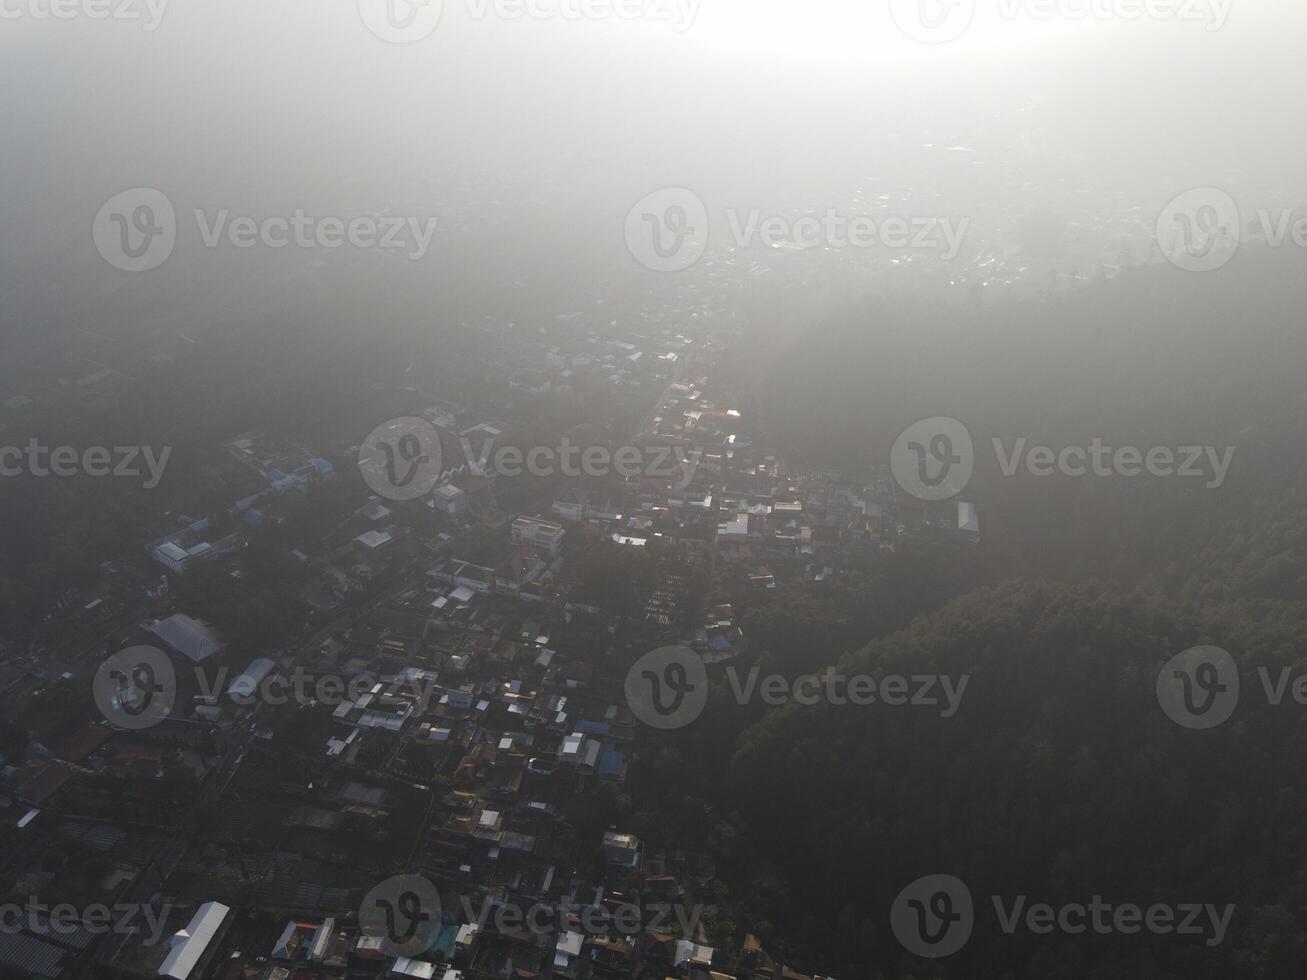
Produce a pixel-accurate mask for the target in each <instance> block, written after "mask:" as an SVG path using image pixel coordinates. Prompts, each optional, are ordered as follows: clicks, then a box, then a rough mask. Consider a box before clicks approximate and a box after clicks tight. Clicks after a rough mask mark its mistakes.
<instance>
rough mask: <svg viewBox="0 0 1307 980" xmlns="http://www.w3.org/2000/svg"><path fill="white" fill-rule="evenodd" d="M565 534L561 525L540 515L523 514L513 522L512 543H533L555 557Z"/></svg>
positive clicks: (561, 545)
mask: <svg viewBox="0 0 1307 980" xmlns="http://www.w3.org/2000/svg"><path fill="white" fill-rule="evenodd" d="M566 534H567V531H566V530H564V528H563V525H561V524H555V523H554V522H553V521H546V520H544V519H543V518H540V517H527V516H525V515H523V516H522V517H519V518H518V519H517V520H515V521H514V522H513V543H514V544H529V545H533V546H534V547H536V548H540V549H541V550H543V551H545V552H548V554H549V556H550V557H557V555H558V552H559V550H561V549H562V547H563V537H564V535H566Z"/></svg>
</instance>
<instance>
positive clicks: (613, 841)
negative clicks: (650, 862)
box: [604, 830, 640, 871]
mask: <svg viewBox="0 0 1307 980" xmlns="http://www.w3.org/2000/svg"><path fill="white" fill-rule="evenodd" d="M604 857H605V858H607V860H608V863H609V864H611V865H614V866H616V867H619V868H625V869H627V870H628V871H629V870H631V869H633V868H635V867H636V866H637V865H639V863H640V838H638V837H636V836H634V835H632V834H621V833H617V832H616V831H612V830H610V831H608V832H606V833H605V834H604Z"/></svg>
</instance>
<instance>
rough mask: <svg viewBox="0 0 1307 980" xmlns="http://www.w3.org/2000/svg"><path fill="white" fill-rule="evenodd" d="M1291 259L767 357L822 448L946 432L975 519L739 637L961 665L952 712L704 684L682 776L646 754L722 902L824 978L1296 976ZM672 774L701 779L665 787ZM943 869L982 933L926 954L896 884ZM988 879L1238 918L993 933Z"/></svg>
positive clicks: (944, 314) (1296, 459) (843, 449)
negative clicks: (1198, 657)
mask: <svg viewBox="0 0 1307 980" xmlns="http://www.w3.org/2000/svg"><path fill="white" fill-rule="evenodd" d="M1300 266H1301V260H1300V259H1299V257H1297V256H1289V255H1285V254H1272V253H1270V252H1261V253H1256V252H1254V253H1252V254H1249V255H1244V256H1242V257H1241V258H1240V259H1239V260H1238V261H1237V262H1236V263H1233V264H1232V265H1231V266H1230V267H1228V268H1227V269H1226V270H1224V271H1223V272H1222V273H1221V274H1220V275H1218V276H1209V277H1203V276H1198V277H1193V276H1184V275H1182V274H1177V273H1176V272H1174V271H1173V270H1157V269H1129V270H1126V271H1125V273H1124V274H1123V275H1122V276H1120V277H1118V278H1117V279H1115V280H1111V281H1107V280H1104V281H1100V282H1096V283H1092V284H1090V285H1088V286H1086V287H1083V288H1081V289H1078V290H1075V291H1068V292H1061V293H1054V294H1049V295H1047V296H1044V297H1041V298H1038V299H1034V300H1027V301H1001V302H997V303H992V304H989V305H986V304H984V303H981V302H976V303H974V304H972V305H969V306H968V307H967V308H966V309H962V310H959V309H952V308H948V307H945V306H930V307H924V306H922V305H921V304H919V303H918V302H917V301H915V300H906V299H898V300H892V301H886V300H878V301H874V302H868V303H867V304H866V305H865V306H863V307H861V308H859V309H856V310H853V311H850V312H849V313H848V314H846V315H844V316H841V317H837V318H835V319H834V320H832V321H830V322H828V323H826V324H824V326H823V327H822V328H821V329H820V330H818V331H816V332H814V333H812V334H809V335H807V337H806V339H805V340H803V341H802V342H801V343H797V344H795V345H794V347H793V348H792V349H789V350H787V351H786V352H785V356H783V357H780V358H777V359H776V361H777V363H776V367H775V368H774V369H773V371H772V373H771V374H770V375H769V376H768V377H767V378H766V380H765V381H764V382H763V383H762V385H761V386H760V388H761V390H762V391H763V392H764V394H763V396H762V397H761V401H762V404H763V409H764V413H765V415H766V417H767V423H768V425H767V428H768V429H769V432H770V433H772V434H774V435H776V436H777V437H778V438H780V439H781V440H782V441H783V442H787V443H788V448H789V450H790V452H792V453H795V454H799V455H802V456H804V457H805V458H806V459H808V460H810V461H815V462H818V463H820V464H822V465H829V466H834V467H844V468H848V467H851V466H856V465H858V462H859V461H860V460H865V461H866V462H868V463H874V462H876V461H878V460H883V459H884V458H885V457H886V456H887V455H888V449H889V445H890V443H891V442H892V441H893V439H894V437H895V435H896V434H897V433H898V432H899V431H900V430H901V429H902V428H903V427H905V426H906V425H907V424H909V423H911V422H913V421H914V420H916V419H917V418H922V417H928V416H933V415H949V416H952V417H955V418H958V419H960V420H962V421H964V422H965V424H967V425H968V426H969V427H970V429H971V432H972V435H973V438H974V441H975V446H976V460H977V462H976V476H975V477H974V479H973V481H972V485H971V487H969V488H968V498H969V499H973V500H977V501H979V503H980V507H981V513H982V515H983V518H982V520H983V531H982V538H981V541H980V542H979V543H978V544H972V543H965V544H963V543H959V542H957V541H956V540H954V541H949V540H948V539H947V538H942V539H933V538H929V537H927V538H918V539H915V540H913V541H911V542H905V543H902V544H900V545H899V546H898V547H897V549H896V552H895V554H894V555H893V556H891V557H890V558H888V559H887V560H886V561H885V562H884V563H882V564H881V565H880V566H879V567H877V568H870V569H863V570H852V571H851V572H850V573H849V574H846V576H845V580H844V582H843V583H842V584H837V585H835V586H827V587H817V586H813V585H811V584H802V585H795V586H792V587H791V588H790V589H789V590H787V591H784V592H782V594H780V595H779V596H777V597H776V599H775V601H774V602H771V603H769V604H768V607H767V608H765V609H763V610H760V611H758V612H756V613H754V614H753V615H752V616H751V617H750V620H749V621H746V632H747V633H748V634H749V636H750V637H751V640H752V645H753V650H752V653H751V657H752V658H754V660H755V662H757V663H760V664H762V665H763V666H764V668H766V669H775V670H779V671H781V672H783V673H786V674H787V675H789V676H795V675H797V674H798V673H801V672H805V671H815V670H818V669H820V668H822V667H825V666H827V665H831V664H835V665H837V668H838V669H839V670H840V671H841V672H842V673H845V674H855V673H868V674H870V675H872V676H874V677H878V678H883V677H885V676H886V675H911V674H914V673H916V674H920V673H923V672H929V673H932V674H944V675H952V676H955V677H956V676H959V675H965V676H967V677H969V678H970V680H969V686H968V689H967V693H966V699H965V702H964V704H963V707H962V709H961V710H960V711H959V712H958V713H957V714H956V715H955V716H953V717H951V718H948V719H944V718H941V717H940V716H939V714H938V713H937V712H934V711H923V710H914V709H911V708H898V709H891V708H886V707H884V706H881V707H875V706H872V707H858V706H831V705H820V706H812V707H803V706H795V705H791V706H788V707H785V708H781V709H759V708H757V707H750V708H740V707H738V706H737V705H735V704H734V702H733V701H731V700H730V699H729V697H728V694H727V691H726V682H725V681H724V680H723V679H722V678H721V677H720V675H717V676H714V678H713V679H714V682H715V689H714V701H713V703H712V704H710V709H709V712H708V713H706V715H705V717H704V719H703V721H702V722H701V724H700V725H699V726H696V728H695V729H693V730H692V731H691V733H689V734H686V733H674V734H671V735H668V736H666V737H665V738H664V739H663V741H662V743H661V744H660V746H659V747H658V749H657V752H658V753H659V755H658V756H656V762H658V763H661V770H662V771H663V772H665V773H667V774H669V775H668V778H667V779H666V780H665V781H660V779H659V777H658V774H657V770H658V766H655V774H654V775H653V776H652V777H651V778H650V780H648V781H647V783H646V784H645V785H644V786H643V787H642V790H643V791H642V792H637V793H636V795H635V799H634V800H633V802H632V806H633V807H634V808H635V809H636V810H637V811H646V812H644V813H642V814H641V816H642V817H644V818H645V819H647V821H648V825H649V826H650V827H651V829H652V828H655V827H656V826H657V824H658V819H665V820H669V821H672V822H673V823H674V824H675V825H676V826H677V827H678V829H679V830H681V831H682V832H686V833H698V834H699V835H700V839H703V840H705V841H708V842H710V844H711V846H712V847H714V848H715V849H716V850H715V853H719V854H723V855H727V857H725V858H724V859H723V860H722V862H721V873H722V878H723V881H724V882H725V883H726V884H725V885H724V886H723V892H722V896H721V897H722V903H723V904H722V909H721V911H720V913H719V914H720V915H722V916H724V917H728V918H731V919H733V920H734V922H735V924H737V925H738V926H740V927H741V928H743V927H745V926H748V927H749V928H752V929H754V930H755V931H758V932H761V933H762V934H763V935H764V937H765V940H766V941H767V942H768V944H769V947H770V948H773V949H776V950H779V951H781V952H782V953H783V954H785V955H788V956H792V957H793V960H794V962H796V963H802V964H804V965H806V966H808V967H809V968H810V969H824V970H828V971H829V972H830V973H831V974H832V975H834V976H838V977H841V978H844V977H903V978H906V977H915V978H926V977H985V978H995V977H1012V978H1032V980H1033V978H1040V980H1048V978H1058V977H1066V978H1086V977H1091V978H1093V977H1101V978H1109V977H1110V978H1122V977H1139V978H1143V977H1150V978H1151V977H1163V978H1177V980H1179V978H1186V980H1188V978H1198V977H1213V978H1215V977H1231V976H1239V977H1253V978H1257V977H1283V976H1291V975H1298V974H1299V973H1300V964H1301V962H1302V961H1303V957H1304V953H1307V948H1305V947H1307V941H1305V940H1304V939H1303V938H1302V937H1303V929H1304V926H1307V913H1304V911H1303V910H1304V909H1307V830H1305V829H1304V828H1307V769H1304V766H1303V764H1302V759H1303V755H1304V752H1305V751H1307V708H1304V707H1302V706H1301V705H1298V704H1297V703H1295V701H1294V699H1293V698H1292V697H1289V696H1286V697H1285V698H1284V699H1283V702H1282V703H1280V704H1278V705H1275V704H1272V703H1270V702H1269V700H1268V697H1267V695H1266V694H1265V692H1264V688H1263V684H1262V680H1261V677H1260V675H1259V674H1258V670H1259V668H1260V669H1262V670H1265V671H1269V672H1270V674H1271V675H1272V676H1275V677H1279V676H1280V673H1279V672H1280V671H1281V670H1282V669H1285V668H1289V669H1290V670H1291V674H1290V675H1289V676H1291V677H1296V676H1297V673H1298V671H1300V670H1304V669H1307V629H1305V628H1304V627H1307V588H1304V586H1305V585H1307V583H1304V581H1303V578H1304V574H1305V573H1307V471H1304V468H1303V458H1304V453H1303V448H1304V446H1303V442H1304V440H1303V436H1302V432H1303V423H1304V421H1307V418H1305V416H1307V412H1304V408H1305V407H1307V398H1305V397H1304V394H1303V387H1302V382H1301V377H1302V369H1303V367H1304V365H1307V358H1304V356H1303V355H1304V353H1307V334H1305V333H1304V331H1303V330H1302V326H1301V323H1300V317H1297V316H1295V315H1293V314H1292V313H1291V312H1289V311H1297V310H1301V309H1303V308H1304V303H1303V300H1304V298H1305V297H1304V295H1303V291H1304V289H1305V288H1307V277H1304V276H1302V275H1301V272H1302V269H1301V268H1300ZM909 325H910V326H909ZM1126 350H1129V351H1130V352H1131V356H1130V357H1129V358H1126V357H1123V356H1122V354H1123V352H1124V351H1126ZM923 378H925V379H928V380H926V381H924V382H923V381H922V380H921V379H923ZM814 434H819V435H818V436H817V437H816V438H814ZM1022 436H1024V437H1027V438H1028V439H1029V440H1030V441H1031V442H1041V443H1046V444H1048V445H1051V446H1054V447H1058V446H1065V445H1070V444H1082V445H1083V444H1088V442H1089V440H1090V439H1091V438H1093V437H1095V436H1097V437H1101V438H1102V439H1103V440H1104V441H1106V442H1109V443H1115V444H1116V445H1135V446H1140V447H1149V446H1154V445H1171V446H1179V445H1184V444H1201V445H1213V446H1222V447H1225V446H1232V447H1234V448H1235V449H1236V456H1235V463H1234V464H1233V465H1232V467H1231V470H1230V475H1229V478H1228V480H1227V481H1226V482H1225V483H1224V485H1222V486H1221V487H1219V488H1210V487H1207V486H1206V485H1205V484H1204V482H1203V481H1196V482H1195V481H1192V480H1189V481H1185V480H1175V479H1172V480H1167V479H1163V478H1147V477H1144V478H1138V479H1133V480H1131V479H1125V478H1121V477H1111V478H1094V477H1092V476H1091V477H1088V478H1069V477H1065V476H1055V477H1053V478H1045V479H1036V478H1033V477H1031V476H1029V475H1025V474H1023V475H1021V476H1016V477H1011V478H1008V477H1004V476H1003V475H1002V473H1001V470H1000V468H999V467H998V466H997V465H996V460H995V455H994V452H993V451H992V450H991V449H990V448H989V447H990V444H991V440H992V439H993V438H1002V439H1004V440H1007V441H1011V440H1013V439H1016V438H1018V437H1022ZM868 641H870V642H868ZM1198 644H1211V645H1216V646H1220V647H1223V648H1225V649H1227V650H1229V651H1230V652H1231V653H1232V654H1233V655H1234V657H1235V659H1236V661H1237V662H1238V663H1239V665H1240V677H1241V681H1242V688H1243V692H1244V693H1243V697H1242V700H1241V702H1240V706H1239V709H1238V711H1237V712H1236V714H1235V715H1234V717H1233V719H1232V720H1231V721H1229V722H1228V723H1227V724H1225V725H1223V726H1221V727H1219V728H1217V729H1215V730H1213V731H1191V730H1187V729H1185V728H1182V727H1180V726H1178V725H1176V724H1174V723H1173V722H1172V721H1171V720H1169V719H1168V717H1167V716H1166V715H1165V714H1164V713H1163V711H1162V710H1161V708H1160V707H1159V704H1158V700H1157V695H1156V690H1155V685H1156V681H1157V677H1158V672H1159V670H1160V669H1161V667H1162V666H1163V665H1164V664H1165V663H1166V662H1167V661H1168V660H1169V659H1170V658H1172V657H1174V656H1175V655H1176V654H1178V653H1180V652H1181V651H1183V650H1186V649H1187V648H1189V647H1192V646H1195V645H1198ZM745 666H746V667H747V666H748V665H747V664H746V665H745ZM728 701H730V703H729V704H728V703H727V702H728ZM673 763H675V764H673ZM679 766H688V767H689V768H690V771H691V774H690V775H689V777H688V778H687V777H685V776H684V774H683V773H682V774H681V776H680V782H675V781H674V780H673V777H672V776H671V774H672V773H676V772H678V771H679V770H678V767H679ZM654 814H658V815H659V816H658V818H657V819H656V818H655V817H654ZM796 840H801V841H803V842H804V843H803V846H802V847H801V848H800V847H795V846H794V842H795V841H796ZM937 873H944V874H951V875H955V876H957V877H958V878H960V879H962V880H963V881H964V882H966V883H967V885H968V887H969V888H970V890H971V892H972V895H973V898H974V901H975V926H974V931H973V933H972V935H971V938H970V940H969V941H968V943H967V944H966V946H965V948H964V949H963V950H961V951H960V952H958V953H956V954H954V955H953V956H951V957H949V958H947V959H940V960H935V961H930V960H920V959H915V958H913V957H911V956H909V955H908V954H907V953H906V951H905V950H904V948H903V947H902V945H900V943H899V942H898V941H897V940H896V938H895V935H894V933H893V932H892V930H891V928H890V908H891V904H892V903H893V901H894V900H895V897H896V895H897V894H898V893H899V891H900V890H901V889H903V888H904V886H906V885H907V884H908V883H909V882H911V881H913V880H915V879H917V878H919V877H921V876H924V875H928V874H937ZM995 896H998V897H1000V898H1001V899H1002V901H1003V903H1004V905H1005V907H1010V906H1011V903H1012V902H1013V901H1014V900H1015V899H1016V898H1017V897H1018V896H1024V897H1025V898H1026V900H1027V903H1028V904H1033V903H1037V902H1047V903H1049V904H1051V905H1053V906H1054V907H1058V906H1060V905H1063V904H1065V903H1075V902H1080V903H1089V902H1090V901H1091V900H1092V899H1093V898H1094V896H1102V898H1103V900H1104V901H1106V902H1109V903H1123V902H1133V903H1135V904H1138V905H1140V906H1141V907H1147V906H1148V905H1150V904H1151V903H1156V902H1169V903H1211V904H1213V905H1215V906H1222V907H1223V906H1225V905H1228V904H1232V905H1233V906H1234V907H1235V909H1234V912H1233V915H1232V917H1231V920H1230V927H1229V931H1228V934H1226V935H1224V936H1223V938H1222V941H1221V942H1219V943H1213V944H1211V945H1207V944H1206V943H1205V941H1204V939H1203V938H1201V937H1187V936H1175V935H1169V936H1167V935H1148V934H1147V933H1143V934H1140V935H1133V936H1127V935H1111V936H1102V935H1095V934H1093V932H1092V931H1090V932H1089V934H1087V935H1073V934H1067V933H1064V932H1061V931H1059V930H1056V929H1054V930H1053V931H1052V932H1051V933H1050V934H1047V935H1042V934H1035V933H1033V932H1031V931H1029V930H1026V929H1024V928H1018V929H1017V930H1016V931H1015V932H1014V933H1012V934H1010V935H1009V934H1007V933H1005V932H1004V930H1003V929H1002V928H1001V927H1000V926H1001V923H1000V919H999V916H998V914H997V912H996V908H995V905H994V897H995Z"/></svg>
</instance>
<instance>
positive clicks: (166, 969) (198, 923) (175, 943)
mask: <svg viewBox="0 0 1307 980" xmlns="http://www.w3.org/2000/svg"><path fill="white" fill-rule="evenodd" d="M230 911H231V909H229V908H228V907H227V906H225V905H223V904H221V903H219V902H205V903H204V904H203V905H201V906H200V907H199V908H198V909H196V910H195V914H194V915H193V916H191V921H190V922H189V923H187V925H186V928H185V929H182V930H181V931H179V932H178V933H177V934H176V935H175V936H173V937H172V949H171V950H170V951H169V953H168V956H167V957H166V958H165V959H164V961H163V965H162V966H161V967H159V976H161V977H171V978H172V980H187V978H188V977H189V976H190V975H191V971H192V970H194V969H195V965H196V964H197V963H199V962H200V958H201V957H202V956H203V955H204V954H205V952H207V951H208V949H209V946H210V945H211V944H212V943H213V940H214V937H216V936H217V935H218V930H219V928H221V926H222V923H223V920H224V919H226V918H227V913H228V912H230Z"/></svg>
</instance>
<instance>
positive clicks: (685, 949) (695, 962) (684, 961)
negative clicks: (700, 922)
mask: <svg viewBox="0 0 1307 980" xmlns="http://www.w3.org/2000/svg"><path fill="white" fill-rule="evenodd" d="M713 953H714V950H713V949H712V948H711V947H709V946H700V945H699V944H698V943H692V942H690V941H689V940H688V939H679V940H677V942H676V953H675V955H674V956H673V957H672V966H673V967H675V968H676V969H677V970H690V969H699V970H709V969H712V958H713Z"/></svg>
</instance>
